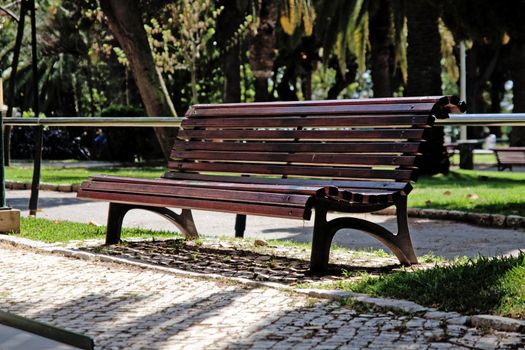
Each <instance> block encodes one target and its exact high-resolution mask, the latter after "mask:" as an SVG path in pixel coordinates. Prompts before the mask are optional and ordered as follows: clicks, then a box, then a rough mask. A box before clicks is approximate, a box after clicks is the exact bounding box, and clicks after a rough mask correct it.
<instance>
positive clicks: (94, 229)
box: [12, 217, 180, 243]
mask: <svg viewBox="0 0 525 350" xmlns="http://www.w3.org/2000/svg"><path fill="white" fill-rule="evenodd" d="M20 219H21V221H20V234H17V236H19V237H24V238H28V239H32V240H36V241H42V242H46V243H55V242H68V241H77V240H87V239H103V238H104V237H105V235H106V227H105V226H96V225H89V224H82V223H78V222H71V221H59V220H54V221H52V220H47V219H41V218H31V217H29V218H25V217H22V218H20ZM12 235H15V234H12ZM122 237H123V238H131V237H133V238H136V237H140V238H154V237H180V235H178V234H176V233H174V232H168V231H151V230H144V229H138V228H124V229H123V230H122Z"/></svg>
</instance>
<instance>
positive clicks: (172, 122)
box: [4, 117, 182, 127]
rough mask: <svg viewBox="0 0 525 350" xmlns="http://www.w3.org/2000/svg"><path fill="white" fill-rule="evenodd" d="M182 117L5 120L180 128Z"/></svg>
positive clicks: (10, 120)
mask: <svg viewBox="0 0 525 350" xmlns="http://www.w3.org/2000/svg"><path fill="white" fill-rule="evenodd" d="M181 121H182V118H180V117H50V118H4V125H9V126H93V127H104V126H105V127H110V126H111V127H113V126H131V127H166V126H169V127H179V126H180V123H181Z"/></svg>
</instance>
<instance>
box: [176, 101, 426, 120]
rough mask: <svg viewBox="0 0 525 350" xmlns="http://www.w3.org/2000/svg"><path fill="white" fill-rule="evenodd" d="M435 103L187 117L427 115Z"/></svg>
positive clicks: (223, 111) (227, 111)
mask: <svg viewBox="0 0 525 350" xmlns="http://www.w3.org/2000/svg"><path fill="white" fill-rule="evenodd" d="M434 105H435V103H426V102H423V103H408V104H406V103H399V104H391V105H388V104H363V105H331V106H315V107H312V106H303V105H298V106H268V107H266V106H258V107H252V106H245V107H244V108H217V109H213V108H207V109H194V110H193V111H191V112H190V113H189V114H187V115H186V116H187V117H192V118H195V117H201V118H202V117H207V118H209V117H236V116H237V117H241V116H242V117H248V118H252V117H255V118H257V117H262V116H276V115H278V116H301V115H312V114H314V115H326V116H328V115H349V114H361V115H362V114H367V115H373V114H382V113H396V114H404V113H405V114H406V113H421V114H425V115H428V114H429V111H431V110H432V108H433V107H434Z"/></svg>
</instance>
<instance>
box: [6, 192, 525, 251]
mask: <svg viewBox="0 0 525 350" xmlns="http://www.w3.org/2000/svg"><path fill="white" fill-rule="evenodd" d="M75 196H76V195H75V194H74V193H61V192H52V191H40V201H39V208H40V209H41V211H40V212H39V213H38V217H42V218H49V219H58V220H70V221H78V222H90V221H91V222H96V223H99V224H103V225H105V224H106V220H107V208H108V205H107V203H104V202H90V201H80V200H77V199H76V198H75ZM28 198H29V191H27V190H26V191H8V193H7V203H8V205H9V206H11V207H13V208H19V209H21V210H24V212H23V215H27V210H25V209H26V208H27V205H28ZM194 215H195V222H196V225H197V228H198V230H199V231H200V232H201V233H202V234H204V235H210V236H220V235H227V236H233V225H234V221H235V216H234V215H231V214H224V213H213V212H203V211H195V213H194ZM362 216H363V217H366V218H368V219H370V220H371V221H374V222H378V223H382V224H384V225H385V226H387V227H389V228H390V229H395V218H394V217H392V216H377V215H372V214H364V215H362ZM410 224H411V233H412V239H413V241H414V246H415V250H416V253H417V254H418V255H422V254H426V253H429V252H433V253H434V254H436V255H441V256H444V257H447V258H452V257H455V256H462V255H468V256H471V257H474V256H477V255H478V254H481V255H485V256H493V255H501V254H517V253H518V252H519V250H520V249H521V250H525V232H523V231H520V230H512V229H496V228H486V227H478V226H473V225H469V224H462V223H457V222H450V221H439V220H429V219H419V218H411V219H410ZM124 225H125V226H128V227H144V228H151V229H159V230H176V228H175V227H174V226H173V225H172V224H170V223H169V222H167V221H165V220H164V219H162V218H160V217H159V216H157V215H156V214H152V213H149V212H146V211H139V210H136V211H131V212H130V213H129V214H128V215H127V216H126V218H125V220H124ZM312 225H313V220H311V221H299V220H287V219H276V218H266V217H255V216H250V217H248V223H247V227H248V228H247V233H246V236H247V237H257V238H266V239H293V240H297V241H301V242H307V241H310V240H311V232H312ZM334 241H335V242H337V243H338V244H340V245H342V246H346V247H350V248H357V249H361V248H370V247H372V248H383V247H384V246H383V245H382V244H381V243H379V242H377V241H376V240H375V239H372V238H371V237H369V236H368V235H366V234H363V233H361V232H357V231H353V230H342V231H340V232H339V233H338V234H337V235H336V237H335V240H334Z"/></svg>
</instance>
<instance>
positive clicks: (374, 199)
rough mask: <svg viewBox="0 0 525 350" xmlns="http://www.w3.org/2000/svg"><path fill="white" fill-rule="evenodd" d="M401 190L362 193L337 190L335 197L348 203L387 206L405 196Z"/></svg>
mask: <svg viewBox="0 0 525 350" xmlns="http://www.w3.org/2000/svg"><path fill="white" fill-rule="evenodd" d="M406 195H407V193H405V192H404V191H402V190H398V191H369V190H366V191H363V190H362V189H361V190H359V189H344V190H343V189H339V190H338V192H337V195H336V197H337V198H340V199H342V200H345V201H349V202H356V203H364V204H377V203H382V204H387V203H394V202H395V201H396V200H398V199H400V198H401V197H402V196H406Z"/></svg>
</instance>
